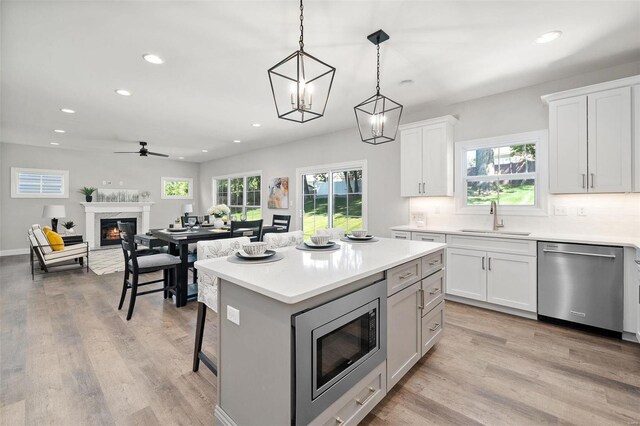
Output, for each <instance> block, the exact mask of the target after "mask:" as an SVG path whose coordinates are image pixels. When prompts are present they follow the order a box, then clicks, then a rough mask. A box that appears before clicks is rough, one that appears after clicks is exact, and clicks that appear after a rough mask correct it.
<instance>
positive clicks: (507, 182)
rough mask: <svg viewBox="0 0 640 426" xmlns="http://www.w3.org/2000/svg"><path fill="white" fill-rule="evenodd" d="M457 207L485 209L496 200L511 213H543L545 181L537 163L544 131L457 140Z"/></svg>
mask: <svg viewBox="0 0 640 426" xmlns="http://www.w3.org/2000/svg"><path fill="white" fill-rule="evenodd" d="M456 147H457V148H456V162H457V164H458V165H459V173H458V174H459V179H458V182H457V188H456V198H457V201H458V203H457V204H458V210H459V211H461V212H463V213H473V212H480V213H486V207H485V206H488V205H489V204H491V202H492V201H495V202H496V203H497V204H498V205H500V206H504V208H503V210H502V211H506V212H507V213H510V214H531V213H536V211H537V212H538V213H544V201H545V200H544V199H545V194H546V186H545V183H544V182H542V180H543V174H542V173H541V172H540V165H541V164H544V161H543V157H545V154H546V151H545V149H546V131H540V132H528V133H521V134H516V135H506V136H500V137H495V138H488V139H480V140H475V141H468V142H460V143H458V144H456Z"/></svg>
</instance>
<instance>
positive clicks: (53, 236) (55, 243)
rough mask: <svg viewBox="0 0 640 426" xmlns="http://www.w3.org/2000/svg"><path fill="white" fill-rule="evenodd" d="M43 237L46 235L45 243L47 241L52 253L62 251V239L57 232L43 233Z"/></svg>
mask: <svg viewBox="0 0 640 426" xmlns="http://www.w3.org/2000/svg"><path fill="white" fill-rule="evenodd" d="M45 228H46V227H45ZM44 235H46V237H47V241H49V245H50V246H51V248H52V249H53V251H62V250H64V241H63V240H62V237H61V236H60V234H58V233H57V232H53V231H52V230H49V231H48V232H45V234H44Z"/></svg>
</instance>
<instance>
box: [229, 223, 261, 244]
mask: <svg viewBox="0 0 640 426" xmlns="http://www.w3.org/2000/svg"><path fill="white" fill-rule="evenodd" d="M262 222H263V220H262V219H259V220H240V221H231V229H230V230H229V231H230V235H229V236H230V237H231V238H236V237H249V238H250V239H251V241H262Z"/></svg>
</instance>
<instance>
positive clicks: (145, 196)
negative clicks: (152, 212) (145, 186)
mask: <svg viewBox="0 0 640 426" xmlns="http://www.w3.org/2000/svg"><path fill="white" fill-rule="evenodd" d="M140 196H141V197H142V201H147V200H148V199H149V197H150V196H151V193H150V192H149V191H142V192H141V193H140Z"/></svg>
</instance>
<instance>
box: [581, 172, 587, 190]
mask: <svg viewBox="0 0 640 426" xmlns="http://www.w3.org/2000/svg"><path fill="white" fill-rule="evenodd" d="M586 177H587V175H585V174H584V173H583V174H582V189H585V188H586V187H587V184H586V183H585V178H586Z"/></svg>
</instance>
